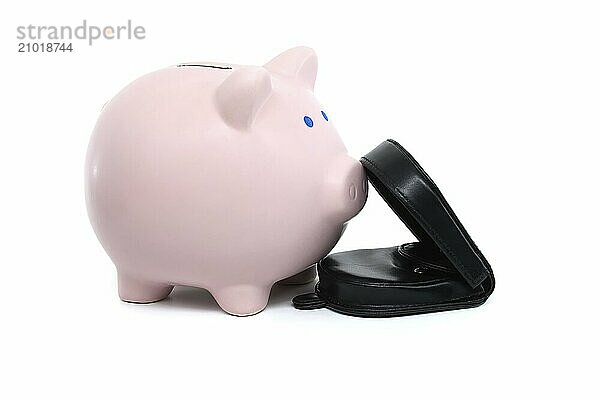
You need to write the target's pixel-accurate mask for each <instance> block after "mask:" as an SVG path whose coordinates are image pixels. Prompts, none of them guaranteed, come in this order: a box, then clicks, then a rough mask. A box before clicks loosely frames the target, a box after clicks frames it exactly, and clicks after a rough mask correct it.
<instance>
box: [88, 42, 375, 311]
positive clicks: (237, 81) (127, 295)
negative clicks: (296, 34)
mask: <svg viewBox="0 0 600 400" xmlns="http://www.w3.org/2000/svg"><path fill="white" fill-rule="evenodd" d="M316 72H317V59H316V56H315V54H314V52H313V51H312V50H311V49H308V48H304V47H299V48H294V49H291V50H288V51H287V52H285V53H283V54H281V55H280V56H278V57H276V58H275V59H273V60H272V61H271V62H269V63H268V64H266V65H265V66H264V67H245V66H230V65H219V64H200V63H199V64H194V65H190V64H188V65H181V66H176V67H171V68H166V69H163V70H159V71H157V72H154V73H151V74H149V75H146V76H144V77H142V78H140V79H138V80H137V81H135V82H133V83H132V84H130V85H129V86H128V87H126V88H125V89H124V90H123V91H121V92H120V93H119V94H118V95H117V96H116V97H115V98H114V99H112V100H111V101H110V102H109V103H108V104H107V105H106V106H105V107H104V109H103V111H102V114H101V116H100V118H99V120H98V122H97V125H96V127H95V130H94V133H93V135H92V139H91V142H90V146H89V149H88V156H87V161H86V200H87V206H88V213H89V216H90V220H91V222H92V225H93V227H94V230H95V232H96V234H97V236H98V238H99V240H100V242H101V243H102V245H103V247H104V248H105V250H106V251H107V253H108V254H109V256H110V257H111V259H112V261H113V262H114V263H115V265H116V267H117V272H118V284H119V296H120V297H121V299H123V300H125V301H130V302H139V303H146V302H153V301H158V300H161V299H164V298H165V297H167V296H168V295H169V293H170V292H171V290H172V289H173V286H174V285H187V286H195V287H202V288H206V289H208V290H209V291H210V293H211V294H212V295H213V296H214V298H215V299H216V301H217V302H218V304H219V305H220V306H221V308H223V309H224V310H225V311H227V312H229V313H232V314H235V315H249V314H254V313H257V312H259V311H261V310H262V309H263V308H264V307H265V306H266V304H267V301H268V297H269V293H270V289H271V286H272V285H273V284H274V283H275V282H277V281H280V280H282V279H285V278H287V277H290V276H293V275H295V274H297V273H300V272H302V271H303V270H306V269H307V268H309V267H310V266H311V265H313V264H314V263H316V262H317V261H318V260H319V259H321V258H322V257H324V256H325V255H326V254H327V253H328V252H329V251H330V250H331V249H332V248H333V246H334V245H335V243H336V242H337V240H338V239H339V238H340V236H341V234H342V231H343V228H344V224H345V222H346V221H348V220H349V219H350V218H352V217H353V216H354V215H355V214H357V213H358V212H359V211H360V209H361V208H362V206H363V205H364V202H365V200H366V190H367V184H366V178H365V175H364V172H363V169H362V167H361V166H360V163H359V162H358V161H355V160H353V159H351V158H350V157H349V156H348V155H347V153H346V149H345V147H344V145H343V143H342V141H341V140H340V137H339V136H338V134H337V132H336V130H335V128H334V127H333V125H332V123H331V122H330V121H328V118H327V116H326V112H327V110H325V109H324V108H322V106H321V105H320V104H319V103H318V101H317V100H316V99H315V97H314V95H313V91H312V89H313V85H314V81H315V77H316Z"/></svg>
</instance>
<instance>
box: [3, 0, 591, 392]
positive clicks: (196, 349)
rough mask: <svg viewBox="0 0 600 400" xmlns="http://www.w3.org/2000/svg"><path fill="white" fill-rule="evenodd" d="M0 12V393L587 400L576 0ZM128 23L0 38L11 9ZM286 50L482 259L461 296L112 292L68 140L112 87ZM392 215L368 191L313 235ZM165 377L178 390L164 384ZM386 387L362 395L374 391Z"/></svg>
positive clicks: (69, 6) (398, 230) (64, 19)
mask: <svg viewBox="0 0 600 400" xmlns="http://www.w3.org/2000/svg"><path fill="white" fill-rule="evenodd" d="M14 3H15V4H12V5H9V4H8V2H4V3H2V11H1V12H0V19H1V20H0V40H1V44H2V46H1V53H0V58H1V60H2V61H1V62H0V65H1V68H2V69H1V72H2V73H1V74H0V79H1V81H0V83H1V85H0V101H1V102H2V104H1V108H0V109H1V110H2V112H1V113H0V115H1V116H2V120H1V121H2V123H1V125H0V126H1V131H0V193H1V195H0V268H1V275H0V282H2V285H0V287H1V290H0V296H1V298H2V300H1V302H0V311H1V312H0V326H1V328H0V369H1V374H0V398H3V399H18V398H35V399H42V398H61V399H67V398H69V399H70V398H77V399H83V398H101V399H110V398H115V399H116V398H135V399H150V398H161V399H165V398H224V397H226V398H281V399H288V398H300V399H308V398H330V399H334V398H336V399H337V398H344V399H346V398H362V399H365V398H367V399H377V398H399V399H412V398H434V397H436V398H460V399H465V398H503V399H504V398H508V397H509V396H510V397H512V398H525V397H530V398H531V397H533V398H547V397H548V396H550V397H556V398H567V397H568V398H596V399H597V398H599V390H598V387H597V379H598V370H599V368H598V356H599V352H598V334H599V332H598V328H597V325H598V305H599V302H598V294H597V288H598V279H599V278H600V274H599V272H598V267H599V266H600V265H599V262H598V259H599V258H598V256H597V249H598V234H597V229H598V223H599V222H600V221H599V219H598V212H597V208H598V200H599V199H598V195H597V185H598V171H599V168H598V164H599V163H598V158H597V154H598V135H599V134H600V12H599V8H598V5H597V4H598V3H595V2H591V1H590V2H581V1H562V2H561V1H498V2H484V1H452V2H450V1H439V2H434V1H419V2H380V1H373V0H372V1H368V2H356V3H352V2H349V1H347V2H339V3H338V4H334V2H326V1H308V0H305V1H301V2H289V3H288V2H284V1H271V2H261V1H246V2H243V1H238V2H234V1H231V0H228V1H218V0H213V1H201V0H196V1H194V2H179V1H173V0H171V1H163V2H159V3H150V2H140V3H139V4H133V3H126V2H124V1H109V0H103V1H99V2H94V3H92V4H84V2H81V1H72V2H67V1H52V2H48V1H41V0H40V1H36V2H32V1H19V2H14ZM84 18H86V19H87V20H88V22H89V23H90V24H95V25H119V24H123V23H126V21H127V20H128V19H132V20H133V23H134V24H140V25H143V26H144V27H145V28H146V31H147V38H146V39H145V40H142V41H126V40H121V41H98V42H96V43H95V44H94V45H93V46H91V47H90V46H88V45H87V44H86V43H84V42H83V41H75V42H74V47H75V51H73V53H72V54H18V53H17V42H18V41H17V39H16V27H17V26H18V25H29V24H34V25H65V24H68V25H72V26H75V25H78V24H81V21H82V20H83V19H84ZM296 45H308V46H311V47H313V48H315V50H316V51H317V54H318V55H319V62H320V69H319V75H318V78H317V85H316V94H317V96H318V97H319V98H320V100H321V101H322V102H323V103H324V104H325V105H326V106H327V111H328V114H329V116H330V119H331V121H332V122H333V123H335V124H336V126H337V128H338V130H339V132H340V134H341V135H342V137H343V139H344V141H345V143H346V145H347V147H348V149H349V151H350V153H351V154H352V155H353V156H355V157H360V156H361V155H362V154H364V153H366V152H367V151H369V150H370V149H371V148H373V147H374V146H376V145H377V144H378V143H379V142H381V141H382V140H384V139H386V138H388V137H392V138H395V139H396V140H398V141H399V142H400V143H402V144H403V145H404V146H405V147H406V148H407V149H408V150H409V151H411V152H412V153H413V155H414V156H415V157H416V158H417V159H418V160H419V161H420V162H421V164H422V165H423V166H424V167H425V168H426V169H427V171H428V172H429V173H430V175H431V176H432V177H433V178H434V179H435V180H436V181H437V183H438V184H439V186H440V188H441V189H442V191H443V192H444V193H445V195H446V197H447V199H448V200H449V202H450V203H451V204H452V206H453V208H454V210H455V211H456V213H457V214H458V215H459V216H460V218H461V219H462V221H463V222H464V224H465V226H466V227H467V228H468V229H469V231H470V233H471V234H472V236H473V237H474V238H475V240H476V242H477V243H478V245H479V247H480V248H481V249H482V251H483V252H484V254H486V256H487V258H488V259H489V261H490V263H491V264H492V266H493V268H494V271H495V273H496V276H497V289H496V291H495V293H494V294H493V295H492V297H491V298H490V299H489V301H488V302H487V303H486V304H485V305H483V306H482V307H480V308H476V309H471V310H463V311H454V312H446V313H438V314H432V315H424V316H415V317H405V318H394V319H379V320H377V319H370V320H367V319H359V318H352V317H346V316H342V315H338V314H335V313H333V312H330V311H328V310H318V311H311V312H306V311H305V312H301V311H297V310H295V309H293V308H292V306H291V305H290V299H291V297H292V296H293V295H294V294H296V293H300V292H304V291H307V290H309V289H310V287H300V288H292V289H282V288H276V289H274V291H273V293H272V296H271V300H270V302H269V305H268V307H267V309H266V310H265V311H263V312H262V313H260V314H258V315H256V316H252V317H247V318H236V317H232V316H229V315H227V314H225V313H224V312H222V311H221V310H220V309H219V308H218V307H217V306H216V304H215V302H214V300H213V299H212V298H211V297H210V295H209V294H208V293H207V292H205V291H203V290H199V289H189V288H183V289H182V288H178V289H176V290H175V291H174V293H173V294H172V296H171V297H170V299H168V300H166V301H164V302H161V303H157V304H152V305H131V304H125V303H122V302H120V301H119V299H118V297H117V293H116V273H115V269H114V267H113V265H112V263H111V262H110V260H109V258H108V256H107V255H106V254H105V253H104V251H103V249H102V248H101V247H100V245H99V243H98V242H97V240H96V238H95V236H94V234H93V232H92V229H91V227H90V225H89V223H88V220H87V216H86V211H85V204H84V196H83V163H84V156H85V152H86V146H87V143H88V140H89V136H90V133H91V131H92V128H93V126H94V123H95V120H96V118H97V116H98V114H99V111H100V108H101V107H102V105H103V104H104V102H106V101H107V100H109V99H110V98H111V96H113V95H114V94H115V93H116V92H117V91H118V90H120V89H121V88H122V87H123V86H124V85H126V84H127V83H129V82H130V81H132V80H133V79H135V78H137V77H139V76H140V75H142V74H145V73H147V72H149V71H152V70H155V69H159V68H162V67H165V66H168V65H173V64H176V63H178V62H182V61H190V60H211V61H222V62H232V63H240V64H254V65H261V64H263V63H264V62H266V61H268V60H269V59H270V58H271V57H273V56H274V55H276V54H278V53H279V52H281V51H283V50H285V49H287V48H290V47H293V46H296ZM411 239H412V238H411V236H410V233H409V232H408V231H407V230H406V229H405V228H404V227H403V226H402V224H401V223H400V222H399V221H398V220H397V219H396V218H395V217H394V215H393V213H392V212H391V211H390V210H389V209H387V207H386V206H385V204H384V203H383V201H381V200H380V199H379V198H378V197H377V196H376V195H375V191H371V196H370V199H369V201H368V204H367V206H366V207H365V209H364V211H363V212H362V213H361V214H360V215H359V216H357V217H356V218H355V219H354V220H353V222H352V223H351V224H350V226H349V228H348V230H347V231H346V234H345V235H344V237H343V238H342V240H341V241H340V243H339V245H338V247H337V248H336V250H342V249H354V248H359V247H382V246H390V245H394V244H400V243H403V242H405V241H409V240H411ZM184 396H185V397H184ZM384 396H385V397H384Z"/></svg>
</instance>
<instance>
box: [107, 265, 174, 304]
mask: <svg viewBox="0 0 600 400" xmlns="http://www.w3.org/2000/svg"><path fill="white" fill-rule="evenodd" d="M118 281H119V297H120V298H121V300H123V301H125V302H128V303H142V304H143V303H154V302H156V301H160V300H163V299H166V298H167V297H168V296H169V294H170V293H171V291H172V290H173V286H171V285H168V284H165V283H156V282H150V281H147V280H145V279H143V278H142V279H140V278H137V277H133V276H131V275H127V274H124V273H122V272H119V273H118Z"/></svg>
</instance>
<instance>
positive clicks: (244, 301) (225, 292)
mask: <svg viewBox="0 0 600 400" xmlns="http://www.w3.org/2000/svg"><path fill="white" fill-rule="evenodd" d="M210 293H211V294H212V295H213V297H214V298H215V300H216V301H217V303H218V304H219V307H221V308H222V309H223V311H225V312H227V313H229V314H232V315H237V316H247V315H253V314H257V313H259V312H261V311H262V310H264V309H265V307H266V306H267V302H268V301H269V295H270V293H271V285H253V284H239V285H232V286H226V287H222V288H218V289H213V290H210Z"/></svg>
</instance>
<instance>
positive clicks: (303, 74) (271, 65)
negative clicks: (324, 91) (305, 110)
mask: <svg viewBox="0 0 600 400" xmlns="http://www.w3.org/2000/svg"><path fill="white" fill-rule="evenodd" d="M317 66H318V62H317V55H316V54H315V51H314V50H313V49H311V48H310V47H294V48H293V49H289V50H288V51H285V52H283V53H281V54H280V55H278V56H277V57H275V58H274V59H272V60H271V61H269V62H268V63H266V64H265V68H266V69H268V70H269V71H271V72H273V73H276V74H281V75H284V76H289V77H290V78H294V79H296V80H297V81H298V82H300V83H301V84H302V85H303V86H304V87H306V88H307V89H310V90H313V89H314V88H315V80H316V79H317Z"/></svg>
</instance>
